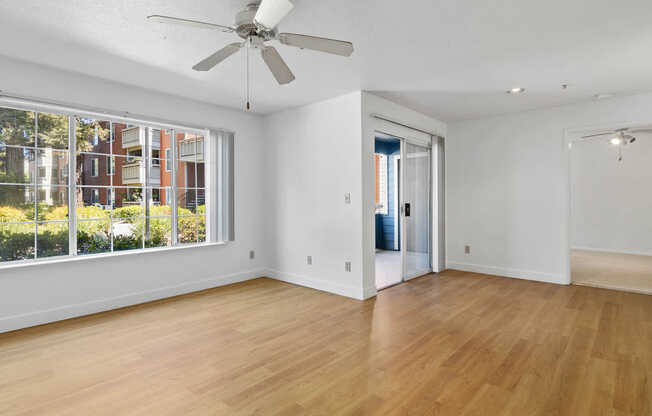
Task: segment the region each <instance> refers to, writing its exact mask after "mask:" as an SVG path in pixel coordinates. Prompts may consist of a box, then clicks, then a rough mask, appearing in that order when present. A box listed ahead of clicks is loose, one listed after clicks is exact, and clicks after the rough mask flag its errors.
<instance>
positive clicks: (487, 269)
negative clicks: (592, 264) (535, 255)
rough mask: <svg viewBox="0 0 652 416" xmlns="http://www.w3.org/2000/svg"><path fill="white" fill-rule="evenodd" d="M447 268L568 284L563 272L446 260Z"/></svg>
mask: <svg viewBox="0 0 652 416" xmlns="http://www.w3.org/2000/svg"><path fill="white" fill-rule="evenodd" d="M446 268H448V269H455V270H461V271H463V272H471V273H482V274H490V275H494V276H503V277H513V278H516V279H524V280H534V281H537V282H546V283H556V284H560V285H567V284H570V282H566V281H565V279H564V276H563V275H561V274H553V273H542V272H535V271H531V270H519V269H511V268H506V267H496V266H486V265H482V264H470V263H456V262H450V261H447V262H446Z"/></svg>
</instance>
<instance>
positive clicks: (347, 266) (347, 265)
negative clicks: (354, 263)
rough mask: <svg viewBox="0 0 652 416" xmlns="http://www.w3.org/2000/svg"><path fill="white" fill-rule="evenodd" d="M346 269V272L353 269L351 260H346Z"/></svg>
mask: <svg viewBox="0 0 652 416" xmlns="http://www.w3.org/2000/svg"><path fill="white" fill-rule="evenodd" d="M344 271H345V272H350V271H351V262H350V261H345V262H344Z"/></svg>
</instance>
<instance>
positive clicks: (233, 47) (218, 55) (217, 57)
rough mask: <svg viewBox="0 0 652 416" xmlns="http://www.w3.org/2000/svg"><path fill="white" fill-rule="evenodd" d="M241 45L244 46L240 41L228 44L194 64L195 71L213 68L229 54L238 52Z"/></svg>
mask: <svg viewBox="0 0 652 416" xmlns="http://www.w3.org/2000/svg"><path fill="white" fill-rule="evenodd" d="M241 47H242V43H239V42H236V43H231V44H230V45H226V46H225V47H223V48H222V49H220V50H219V51H217V52H215V53H214V54H212V55H211V56H209V57H208V58H206V59H204V60H203V61H201V62H199V63H198V64H197V65H195V66H193V67H192V69H194V70H195V71H208V70H209V69H211V68H213V67H214V66H215V65H217V64H219V63H220V62H222V61H223V60H225V59H226V58H228V57H229V56H231V55H233V54H234V53H236V52H238V51H239V50H240V48H241Z"/></svg>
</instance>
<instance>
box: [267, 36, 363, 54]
mask: <svg viewBox="0 0 652 416" xmlns="http://www.w3.org/2000/svg"><path fill="white" fill-rule="evenodd" d="M278 40H279V41H280V42H281V43H282V44H284V45H288V46H295V47H297V48H301V49H312V50H313V51H320V52H326V53H332V54H334V55H341V56H351V54H352V53H353V44H352V43H351V42H346V41H343V40H335V39H327V38H319V37H317V36H307V35H299V34H297V33H280V34H279V35H278Z"/></svg>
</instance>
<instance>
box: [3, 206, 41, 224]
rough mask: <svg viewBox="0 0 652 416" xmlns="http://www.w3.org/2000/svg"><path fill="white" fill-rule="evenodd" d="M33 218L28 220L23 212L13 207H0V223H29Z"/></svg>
mask: <svg viewBox="0 0 652 416" xmlns="http://www.w3.org/2000/svg"><path fill="white" fill-rule="evenodd" d="M33 218H34V216H32V217H31V218H28V217H27V215H25V212H24V211H22V210H20V209H18V208H15V207H8V206H7V207H0V222H24V221H30V220H31V219H33Z"/></svg>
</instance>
